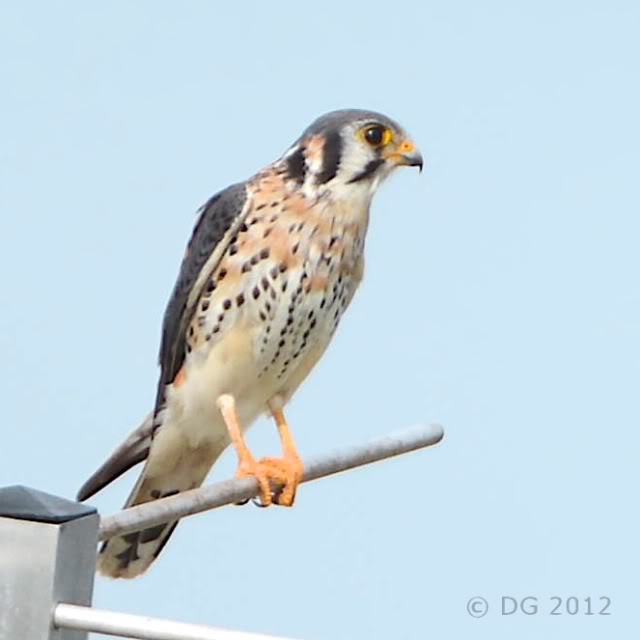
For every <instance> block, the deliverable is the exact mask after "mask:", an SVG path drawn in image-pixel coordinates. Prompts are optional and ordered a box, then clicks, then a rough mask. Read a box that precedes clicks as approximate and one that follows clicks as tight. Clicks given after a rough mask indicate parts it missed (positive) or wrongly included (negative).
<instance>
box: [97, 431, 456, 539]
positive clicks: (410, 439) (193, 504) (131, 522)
mask: <svg viewBox="0 0 640 640" xmlns="http://www.w3.org/2000/svg"><path fill="white" fill-rule="evenodd" d="M443 436H444V432H443V429H442V427H441V426H440V425H435V424H432V425H421V426H418V427H412V428H410V429H403V430H401V431H396V432H393V433H390V434H389V435H387V436H383V437H381V438H376V439H375V440H371V441H370V442H368V443H366V444H360V445H356V446H354V447H350V448H348V449H343V450H340V451H334V452H333V453H329V454H324V455H321V456H318V457H316V458H312V459H311V460H308V461H306V462H305V473H304V478H303V480H302V481H303V482H309V481H310V480H317V479H318V478H323V477H325V476H328V475H332V474H334V473H339V472H341V471H346V470H347V469H353V468H355V467H360V466H362V465H365V464H370V463H371V462H378V461H379V460H384V459H385V458H391V457H393V456H397V455H400V454H402V453H408V452H409V451H415V450H416V449H422V448H424V447H429V446H432V445H434V444H437V443H438V442H440V441H441V440H442V438H443ZM257 494H258V483H257V482H256V480H255V478H242V479H235V480H225V481H223V482H218V483H216V484H212V485H209V486H206V487H201V488H199V489H192V490H191V491H185V492H183V493H180V494H178V495H175V496H170V497H168V498H161V499H160V500H154V501H153V502H147V503H145V504H141V505H138V506H136V507H131V508H129V509H125V510H123V511H120V512H119V513H116V514H114V515H112V516H105V517H103V518H101V520H100V534H99V537H100V540H106V539H107V538H111V537H113V536H116V535H121V534H123V533H130V532H132V531H140V530H141V529H144V528H146V527H150V526H155V525H158V524H162V523H164V522H171V521H173V520H177V519H178V518H184V517H185V516H190V515H193V514H195V513H200V512H201V511H208V510H209V509H215V508H217V507H222V506H224V505H227V504H232V503H234V502H240V501H242V500H247V499H249V498H253V497H255V496H256V495H257Z"/></svg>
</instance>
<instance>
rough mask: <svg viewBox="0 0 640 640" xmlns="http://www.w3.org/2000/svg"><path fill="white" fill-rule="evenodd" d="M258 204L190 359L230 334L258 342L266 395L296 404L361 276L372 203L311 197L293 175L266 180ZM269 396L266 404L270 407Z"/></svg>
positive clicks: (227, 260) (196, 325) (196, 320)
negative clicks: (240, 332) (233, 330)
mask: <svg viewBox="0 0 640 640" xmlns="http://www.w3.org/2000/svg"><path fill="white" fill-rule="evenodd" d="M252 190H253V193H252V194H251V195H250V198H249V200H250V201H251V202H252V203H253V205H252V207H251V208H250V209H249V210H248V212H247V214H246V217H245V219H244V221H243V222H242V223H241V224H240V226H239V227H238V228H237V232H236V233H235V235H234V236H233V237H232V238H231V239H230V242H229V246H228V249H227V251H226V254H225V255H224V256H223V258H222V259H221V261H220V264H219V265H218V267H217V269H216V270H215V271H214V273H213V274H212V276H211V279H210V281H209V282H208V283H207V285H206V286H205V287H204V289H203V293H202V296H201V300H200V302H199V304H198V309H197V312H196V314H195V315H194V317H193V320H192V322H191V325H190V326H189V329H188V332H187V352H188V353H193V352H197V351H205V352H206V350H207V349H206V348H205V349H204V350H203V347H204V345H205V344H206V343H215V342H217V341H218V340H219V339H220V338H221V337H222V336H224V335H225V333H226V332H227V330H228V329H229V328H230V327H237V326H238V325H244V326H246V327H248V328H249V329H250V331H251V335H252V349H253V356H254V360H255V367H256V374H257V377H258V378H259V379H260V381H261V385H260V386H261V387H262V388H264V389H265V392H266V395H272V394H276V393H277V394H280V395H282V396H283V397H284V398H285V399H286V398H288V397H289V396H290V395H291V394H292V393H293V392H294V391H295V389H296V388H297V387H298V385H299V384H300V383H301V382H302V381H303V380H304V378H305V377H306V374H307V373H308V372H309V371H310V370H311V368H312V367H313V365H314V364H315V362H316V361H317V359H318V358H319V357H320V355H321V354H322V352H323V351H324V349H325V348H326V346H327V344H328V343H329V341H330V339H331V336H332V335H333V333H334V332H335V330H336V328H337V326H338V323H339V321H340V318H341V316H342V313H343V312H344V310H345V308H346V307H347V305H348V304H349V302H350V301H351V298H352V296H353V294H354V292H355V289H356V288H357V285H358V283H359V282H360V279H361V277H362V264H363V258H362V254H363V249H364V237H365V233H366V228H367V223H368V203H366V202H358V201H355V202H340V203H335V202H332V201H331V199H330V197H328V194H327V195H326V196H324V197H323V196H320V197H315V198H313V200H312V201H310V198H308V197H307V196H305V195H304V193H302V192H301V191H300V190H299V189H296V185H295V184H294V183H293V181H292V180H288V179H287V173H286V171H285V170H284V169H279V170H278V169H277V168H276V169H273V170H270V171H266V172H263V173H262V174H259V175H258V176H257V179H256V180H255V181H254V182H253V183H252ZM266 400H268V398H265V402H266Z"/></svg>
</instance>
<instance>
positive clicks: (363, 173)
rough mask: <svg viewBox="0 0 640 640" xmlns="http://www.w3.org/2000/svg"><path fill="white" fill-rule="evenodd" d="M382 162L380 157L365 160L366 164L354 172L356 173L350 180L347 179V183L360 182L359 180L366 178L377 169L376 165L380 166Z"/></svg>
mask: <svg viewBox="0 0 640 640" xmlns="http://www.w3.org/2000/svg"><path fill="white" fill-rule="evenodd" d="M383 164H384V160H383V159H382V158H376V159H375V160H369V162H367V166H366V167H365V168H364V169H363V170H362V171H361V172H360V173H356V175H355V176H353V178H351V180H349V182H348V184H351V183H352V182H360V180H364V179H365V178H368V177H369V176H370V175H371V174H373V173H374V172H375V171H376V170H377V169H378V167H380V166H381V165H383Z"/></svg>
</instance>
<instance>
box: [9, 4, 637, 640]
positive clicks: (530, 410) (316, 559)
mask: <svg viewBox="0 0 640 640" xmlns="http://www.w3.org/2000/svg"><path fill="white" fill-rule="evenodd" d="M639 29H640V6H639V5H638V3H636V2H631V1H630V2H585V1H581V2H545V1H540V0H537V1H536V2H507V1H505V2H483V3H477V2H471V1H469V2H461V1H453V2H446V3H443V2H422V3H418V2H415V3H407V2H399V1H395V2H393V3H388V2H384V3H382V2H380V3H374V2H366V3H364V2H353V3H348V2H335V1H333V0H326V1H325V2H322V3H320V4H317V3H316V4H312V3H309V4H307V3H293V2H281V3H272V2H269V3H257V2H256V3H251V2H245V1H237V2H233V3H229V2H227V3H214V2H194V1H191V2H180V3H179V2H172V3H168V2H159V1H154V2H136V3H131V2H116V1H113V2H109V3H97V2H94V3H86V2H21V3H3V5H2V8H1V9H0V86H1V92H2V98H1V104H2V106H1V107H0V113H1V117H0V141H1V142H0V212H1V213H0V274H1V275H0V298H1V300H2V313H1V314H0V352H1V353H2V362H3V375H2V378H1V379H2V384H1V386H0V401H1V402H2V413H3V420H2V422H3V426H2V430H3V438H2V447H1V453H0V485H8V484H18V483H20V484H26V485H30V486H33V487H37V488H39V489H42V490H45V491H48V492H50V493H54V494H59V495H63V496H67V497H72V496H73V495H74V494H75V492H76V490H77V489H78V487H79V486H80V484H81V483H82V482H83V481H84V480H85V479H86V477H87V476H88V475H89V474H90V473H91V472H92V471H93V470H94V468H95V467H96V466H97V465H98V464H100V463H101V462H102V461H103V459H104V457H105V456H106V455H107V454H108V453H109V452H110V451H111V449H112V448H113V447H115V445H117V444H118V443H119V442H120V441H121V440H122V439H123V438H124V436H125V435H127V434H128V432H129V431H130V429H131V428H133V427H134V426H136V424H137V423H138V421H139V419H140V418H142V417H143V415H145V414H146V412H147V411H148V410H149V409H150V407H151V404H152V402H153V398H154V395H155V385H156V377H157V369H156V355H157V349H158V342H159V331H160V323H161V317H162V313H163V310H164V306H165V304H166V301H167V299H168V296H169V293H170V290H171V288H172V286H173V282H174V279H175V276H176V273H177V269H178V265H179V262H180V259H181V256H182V253H183V250H184V246H185V243H186V241H187V239H188V236H189V234H190V232H191V228H192V225H193V223H194V219H195V211H196V209H197V207H198V206H199V205H200V204H201V203H202V202H204V201H205V200H206V199H207V198H208V197H209V196H210V195H212V194H213V193H215V192H216V191H217V190H219V189H221V188H223V187H225V186H226V185H228V184H229V183H231V182H233V181H238V180H242V179H244V178H246V177H248V176H250V175H251V174H253V173H254V172H255V171H256V170H258V169H260V168H261V167H263V166H264V165H265V164H267V163H268V162H270V161H272V160H273V159H275V158H276V157H278V156H279V155H280V154H281V153H282V152H283V151H284V150H285V149H286V148H287V146H288V145H289V144H290V143H291V142H292V141H293V140H294V139H295V138H296V137H297V136H298V135H299V133H300V132H301V131H302V129H303V128H304V127H306V125H307V124H309V123H310V122H311V121H312V120H313V119H314V118H315V117H316V116H318V115H320V114H321V113H323V112H325V111H328V110H331V109H335V108H341V107H360V108H367V109H375V110H379V111H382V112H384V113H387V114H388V115H390V116H392V117H394V118H396V119H397V120H398V121H399V122H401V123H402V124H403V125H404V126H405V127H406V129H407V130H408V131H409V132H410V133H411V134H412V135H413V137H414V138H415V140H416V141H417V142H418V144H419V146H420V147H421V149H422V151H423V154H424V156H425V159H426V167H425V171H424V173H423V174H422V175H419V174H418V173H417V172H415V171H403V172H398V175H396V176H395V177H394V178H393V179H392V180H391V181H390V182H389V183H388V184H386V185H385V186H384V187H383V188H382V190H381V192H380V193H379V194H378V196H377V197H376V199H375V201H374V205H373V211H372V224H371V227H370V232H369V236H368V246H367V277H366V279H365V283H364V285H363V287H362V288H361V290H360V291H359V293H358V294H357V296H356V298H355V300H354V303H353V305H352V307H351V309H350V310H349V312H348V314H347V315H346V317H345V318H344V320H343V323H342V325H341V328H340V331H339V333H338V336H337V338H336V340H335V341H334V343H333V345H332V347H331V348H330V350H329V351H328V353H327V355H326V356H325V358H324V359H323V360H322V362H321V364H320V365H319V366H318V368H317V369H316V371H315V373H314V374H313V375H312V376H311V377H310V379H309V380H308V381H307V382H306V383H305V385H304V386H303V388H302V389H301V391H300V392H299V393H298V395H297V396H296V397H295V399H294V401H293V403H292V405H291V407H290V409H289V419H290V422H291V424H292V425H293V428H294V430H295V434H296V438H297V441H298V444H299V447H300V449H301V451H302V453H303V455H305V456H311V455H315V454H318V453H322V452H323V451H327V450H331V449H333V448H335V447H337V446H341V445H349V444H352V443H359V442H364V441H366V440H367V439H369V438H372V437H374V436H377V435H381V434H384V433H386V432H389V431H392V430H394V429H396V428H401V427H406V426H410V425H412V424H415V423H417V422H421V421H427V422H432V421H433V422H440V423H442V424H443V425H444V427H445V429H446V442H445V443H444V444H443V445H442V446H440V447H438V448H436V449H432V450H427V451H423V452H420V453H416V454H412V455H410V456H406V457H403V458H401V459H397V460H394V461H388V462H385V463H383V464H379V465H374V466H371V467H368V468H366V469H362V470H359V471H355V472H351V473H349V474H345V475H341V476H339V477H335V478H332V479H328V480H324V481H322V482H318V483H314V484H313V485H307V486H304V487H303V488H302V489H301V490H300V492H299V495H298V501H297V504H296V506H295V508H294V509H292V510H284V509H275V508H274V509H269V510H261V509H256V508H253V507H251V506H247V507H244V508H240V507H228V508H225V509H221V510H217V511H213V512H210V513H207V514H204V515H201V516H198V517H195V518H192V519H190V520H189V521H185V522H183V523H182V524H181V525H180V527H179V529H178V531H177V534H176V535H175V536H174V538H173V539H172V540H171V543H170V544H169V546H168V547H167V549H166V551H165V552H164V553H163V555H162V557H161V560H160V561H159V562H158V563H157V565H156V566H154V567H153V569H152V570H151V571H150V573H149V574H148V575H146V576H145V577H143V578H141V579H139V580H136V581H133V582H121V581H119V582H110V581H107V580H105V579H98V580H97V583H96V590H95V599H94V603H95V605H96V606H98V607H103V608H110V609H118V610H124V611H128V612H135V613H144V614H149V615H156V616H163V617H171V618H176V619H180V620H185V621H192V622H202V623H208V624H212V625H215V626H221V627H228V628H231V629H242V630H248V631H256V632H262V633H271V634H279V635H283V636H291V637H295V638H300V639H302V640H321V639H327V638H331V639H334V640H346V639H358V638H362V639H364V638H366V639H367V640H383V639H384V640H386V639H388V638H402V639H408V640H422V639H424V638H441V639H443V640H454V639H455V640H458V639H459V638H480V639H484V638H487V639H491V640H496V639H498V640H499V639H503V638H504V639H507V638H509V639H511V638H513V637H517V638H519V639H521V640H525V639H529V638H532V639H539V638H544V639H545V640H546V639H555V638H558V639H560V638H562V639H564V638H567V637H580V638H582V639H586V640H588V639H601V638H605V637H606V638H632V637H639V636H638V634H639V633H640V620H639V618H638V614H637V611H638V602H637V598H638V596H639V594H640V591H639V589H638V574H639V571H640V558H639V552H638V539H639V536H640V525H639V522H638V486H639V481H640V477H639V476H640V473H639V471H638V453H639V445H640V437H639V427H640V408H639V405H640V402H639V393H638V384H639V381H640V329H639V323H640V293H639V285H638V277H639V273H640V257H639V254H640V252H639V250H638V242H639V236H640V222H639V215H640V196H639V195H638V180H639V178H638V176H639V170H640V151H639V150H640V126H639V124H638V122H639V117H638V114H639V113H640V89H639V86H640V83H639V80H640V78H639V75H640V72H639V70H638V69H639V67H638V62H639V59H640V41H639V40H638V32H639ZM249 441H250V443H251V446H252V448H253V449H254V450H255V451H256V452H257V453H258V454H259V455H261V454H265V453H272V452H276V451H277V450H278V449H277V447H278V445H277V438H276V435H275V429H274V428H273V426H272V425H271V424H270V423H269V422H267V421H261V422H259V423H258V424H256V426H255V427H254V429H253V430H252V431H251V432H250V436H249ZM234 466H235V457H234V456H233V455H227V456H225V458H224V460H223V461H222V463H221V464H220V465H219V466H218V467H216V469H215V472H214V473H213V475H212V476H211V477H210V479H211V480H213V479H223V478H227V477H229V476H231V475H232V474H233V470H234ZM132 482H133V476H132V475H131V474H129V475H127V476H126V477H125V478H124V479H123V480H122V481H120V482H118V483H117V485H115V486H113V487H110V488H109V489H108V490H107V491H105V492H104V494H101V495H100V496H99V497H98V498H97V499H96V500H95V504H96V506H98V508H99V509H100V511H101V512H103V513H113V512H114V511H116V510H118V509H119V508H120V506H121V503H122V501H123V500H124V498H125V497H126V495H127V493H128V491H129V488H130V486H131V483H132ZM474 596H482V597H484V598H486V599H487V601H488V602H489V606H490V610H489V613H488V615H487V616H486V617H484V618H483V619H479V620H478V619H473V618H472V617H470V616H469V615H468V613H467V610H466V606H467V601H468V600H469V599H470V598H472V597H474ZM502 596H513V597H516V598H521V597H524V596H537V597H538V598H539V599H540V609H541V610H540V612H539V613H538V615H535V616H525V615H511V616H501V615H500V612H499V608H500V599H501V597H502ZM552 596H560V597H563V598H565V599H566V598H568V597H570V596H576V597H578V598H580V599H583V598H586V597H588V596H590V597H592V598H593V601H594V603H598V602H599V598H600V597H601V596H608V597H609V598H611V606H610V609H609V610H610V612H611V613H612V615H610V616H603V617H600V616H591V617H590V616H584V615H581V614H579V615H576V616H569V615H566V614H565V615H562V616H550V615H549V611H550V609H551V608H552V605H553V602H552V601H551V600H550V598H551V597H552ZM583 606H584V605H583ZM594 607H595V605H594Z"/></svg>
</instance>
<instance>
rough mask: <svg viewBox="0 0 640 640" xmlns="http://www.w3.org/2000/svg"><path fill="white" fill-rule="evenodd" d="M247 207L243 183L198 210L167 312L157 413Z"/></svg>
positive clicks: (218, 194) (227, 190) (163, 326)
mask: <svg viewBox="0 0 640 640" xmlns="http://www.w3.org/2000/svg"><path fill="white" fill-rule="evenodd" d="M246 204H247V189H246V185H245V183H240V184H235V185H233V186H231V187H228V188H227V189H225V190H224V191H221V192H220V193H217V194H216V195H215V196H213V197H212V198H211V199H210V200H209V201H208V202H207V203H206V204H204V205H203V206H202V208H201V209H200V211H199V217H198V221H197V222H196V226H195V228H194V230H193V234H192V235H191V239H190V240H189V244H188V245H187V250H186V253H185V256H184V258H183V260H182V265H181V266H180V273H179V274H178V279H177V281H176V284H175V286H174V288H173V292H172V294H171V297H170V299H169V303H168V305H167V309H166V311H165V313H164V320H163V324H162V340H161V343H160V356H159V363H160V380H159V381H158V392H157V395H156V406H155V411H154V413H157V412H158V411H159V409H160V407H161V406H162V403H163V400H164V393H165V388H166V385H168V384H170V383H171V382H173V379H174V378H175V376H176V374H177V373H178V371H180V368H181V367H182V365H183V363H184V359H185V352H186V340H185V333H186V330H187V327H188V326H189V323H190V321H191V319H192V317H193V314H194V312H195V309H196V306H197V303H198V299H199V298H200V294H201V293H202V289H203V287H204V286H205V285H206V283H207V280H208V279H209V277H210V275H211V273H212V272H213V271H214V270H215V268H216V266H217V264H218V262H219V261H220V258H221V257H222V255H223V253H224V249H225V248H226V246H227V245H228V244H229V238H230V237H231V236H232V235H233V232H234V229H236V228H237V227H238V226H239V225H240V224H241V223H242V221H243V219H244V216H245V215H246Z"/></svg>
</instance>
